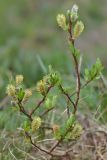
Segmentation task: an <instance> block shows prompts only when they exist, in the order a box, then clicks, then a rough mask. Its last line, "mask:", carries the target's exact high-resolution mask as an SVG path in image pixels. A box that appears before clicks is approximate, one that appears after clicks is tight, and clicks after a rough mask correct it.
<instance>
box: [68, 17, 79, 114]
mask: <svg viewBox="0 0 107 160" xmlns="http://www.w3.org/2000/svg"><path fill="white" fill-rule="evenodd" d="M68 32H69V36H70V37H69V41H70V42H71V43H72V45H73V46H74V48H75V44H74V39H73V36H72V22H71V18H70V16H69V29H68ZM74 52H75V50H74ZM72 55H73V59H74V63H75V71H76V75H77V85H76V86H77V87H76V91H77V92H76V93H77V98H76V100H75V108H74V112H73V113H74V114H75V113H76V111H77V106H78V102H79V97H80V89H81V82H80V71H79V64H78V60H77V57H76V56H75V53H72Z"/></svg>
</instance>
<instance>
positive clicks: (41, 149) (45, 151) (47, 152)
mask: <svg viewBox="0 0 107 160" xmlns="http://www.w3.org/2000/svg"><path fill="white" fill-rule="evenodd" d="M25 134H26V136H27V137H28V138H29V140H30V142H31V144H32V145H33V146H34V147H35V148H36V149H38V150H40V151H42V152H44V153H46V154H48V155H50V156H53V154H52V153H50V152H49V151H47V150H45V149H43V148H40V147H39V146H37V145H36V144H35V143H34V142H33V141H32V138H31V136H30V135H29V134H28V132H25Z"/></svg>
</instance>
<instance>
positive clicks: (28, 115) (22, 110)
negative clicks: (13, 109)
mask: <svg viewBox="0 0 107 160" xmlns="http://www.w3.org/2000/svg"><path fill="white" fill-rule="evenodd" d="M18 106H19V108H20V112H22V113H23V114H24V115H26V116H27V117H28V118H29V120H30V121H32V116H31V115H30V114H28V113H27V111H26V110H25V109H24V107H23V106H22V104H21V102H18Z"/></svg>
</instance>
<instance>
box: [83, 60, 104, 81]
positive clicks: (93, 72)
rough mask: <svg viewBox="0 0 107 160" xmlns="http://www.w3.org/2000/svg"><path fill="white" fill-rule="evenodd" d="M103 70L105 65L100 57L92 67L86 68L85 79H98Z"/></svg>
mask: <svg viewBox="0 0 107 160" xmlns="http://www.w3.org/2000/svg"><path fill="white" fill-rule="evenodd" d="M102 70H103V65H102V63H101V61H100V59H99V58H98V59H97V60H96V63H95V64H94V65H92V67H91V68H90V69H85V79H86V81H89V80H93V79H95V78H96V79H98V78H99V77H100V73H101V71H102Z"/></svg>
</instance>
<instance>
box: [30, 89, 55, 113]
mask: <svg viewBox="0 0 107 160" xmlns="http://www.w3.org/2000/svg"><path fill="white" fill-rule="evenodd" d="M52 87H53V86H49V87H48V89H47V93H46V95H45V96H44V97H43V98H42V99H41V100H40V101H39V102H38V104H37V106H36V107H35V108H34V109H33V110H32V111H31V113H30V115H31V116H32V115H33V114H34V112H35V111H36V110H37V109H38V108H39V107H40V106H41V104H42V103H43V102H44V101H45V99H46V97H47V94H48V93H49V91H50V90H51V88H52Z"/></svg>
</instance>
